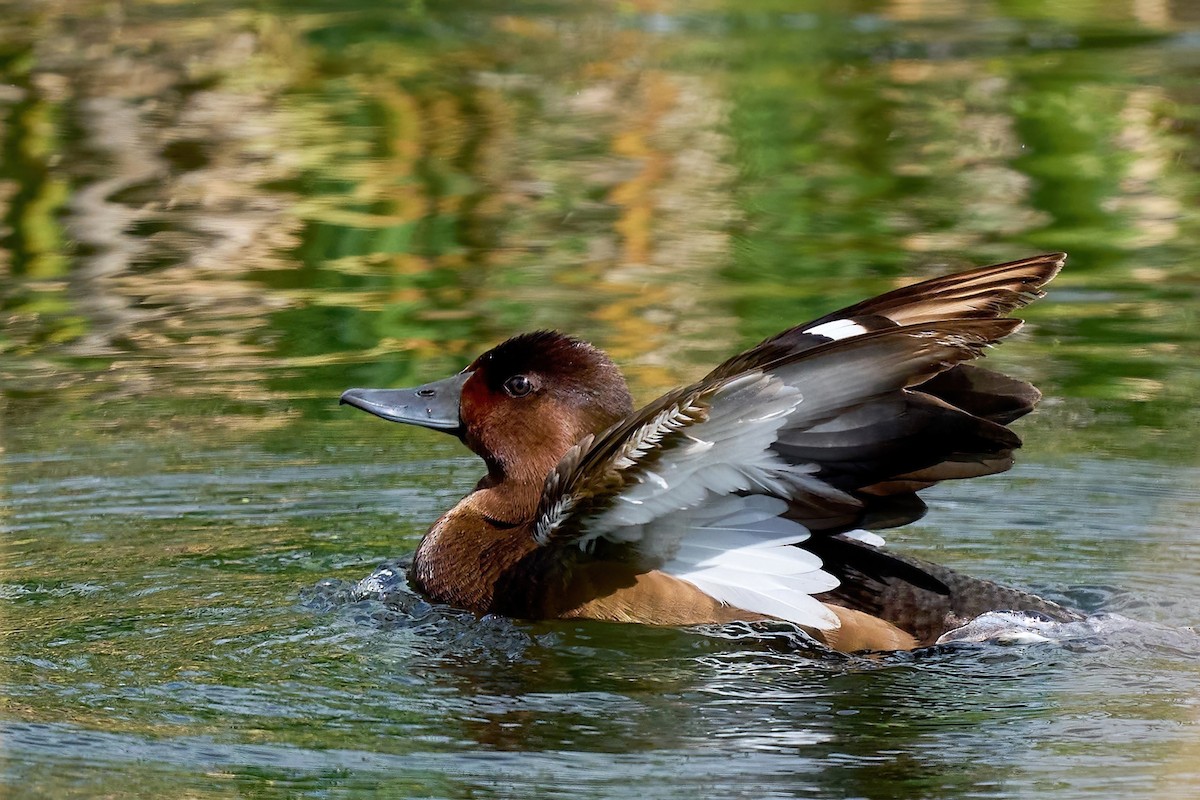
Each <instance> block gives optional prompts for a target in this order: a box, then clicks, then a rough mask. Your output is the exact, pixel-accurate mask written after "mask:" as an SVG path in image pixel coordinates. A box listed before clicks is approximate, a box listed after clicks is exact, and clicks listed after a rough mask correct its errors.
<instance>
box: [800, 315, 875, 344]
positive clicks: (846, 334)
mask: <svg viewBox="0 0 1200 800" xmlns="http://www.w3.org/2000/svg"><path fill="white" fill-rule="evenodd" d="M804 332H805V333H815V334H816V335H818V336H827V337H828V338H830V339H833V340H834V341H837V340H839V339H849V338H850V337H851V336H858V335H860V334H863V333H866V332H867V329H866V328H864V327H863V326H862V325H859V324H858V323H857V322H854V321H852V320H848V319H835V320H830V321H829V322H825V323H822V324H820V325H818V326H817V327H815V328H806V329H805V331H804Z"/></svg>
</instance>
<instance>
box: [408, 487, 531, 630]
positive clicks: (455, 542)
mask: <svg viewBox="0 0 1200 800" xmlns="http://www.w3.org/2000/svg"><path fill="white" fill-rule="evenodd" d="M541 491H542V486H541V481H538V482H536V483H535V482H533V481H529V480H524V481H521V480H515V479H513V478H512V477H511V476H508V477H502V476H497V474H496V473H495V472H489V474H488V475H487V476H486V477H485V478H483V480H481V481H480V482H479V484H478V485H477V486H476V487H475V491H473V492H471V494H469V495H467V496H466V497H464V498H463V499H462V500H460V501H459V502H458V504H457V505H456V506H455V507H454V508H452V509H450V510H449V511H447V512H446V513H445V514H443V515H442V517H441V518H440V519H439V520H438V521H437V522H435V523H434V525H433V527H432V528H430V529H429V532H428V533H426V534H425V537H424V538H423V539H422V540H421V543H420V544H419V545H418V546H417V552H416V554H415V555H414V556H413V567H412V572H411V575H412V578H413V581H414V583H416V584H417V588H418V589H420V590H421V591H422V592H424V593H425V594H426V595H428V596H429V597H430V598H431V599H433V600H435V601H438V602H442V603H447V604H449V605H453V606H457V607H459V608H465V609H468V610H471V611H475V612H476V613H481V614H483V613H488V612H490V611H492V610H493V605H494V594H495V587H496V584H497V582H498V581H499V580H500V577H501V576H502V575H503V574H504V573H505V572H506V571H507V570H508V569H510V568H511V567H512V566H513V565H515V564H516V563H517V562H519V561H521V560H522V559H523V558H525V557H526V556H528V555H529V554H530V553H531V552H532V551H533V550H535V549H536V548H537V545H536V543H535V542H534V540H533V533H532V522H533V518H534V515H535V514H536V513H537V505H538V501H539V499H540V498H541Z"/></svg>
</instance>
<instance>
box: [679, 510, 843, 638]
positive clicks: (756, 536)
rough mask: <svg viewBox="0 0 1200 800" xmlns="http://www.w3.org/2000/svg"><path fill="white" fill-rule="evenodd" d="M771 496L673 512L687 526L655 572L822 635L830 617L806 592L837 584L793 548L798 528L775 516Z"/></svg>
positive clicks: (802, 532) (804, 533)
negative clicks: (814, 629) (660, 572)
mask: <svg viewBox="0 0 1200 800" xmlns="http://www.w3.org/2000/svg"><path fill="white" fill-rule="evenodd" d="M786 509H787V504H786V503H785V502H784V501H782V500H779V499H777V498H773V497H765V496H763V495H749V496H746V497H737V496H733V497H723V498H718V499H717V500H716V502H713V503H711V504H709V505H705V506H702V507H699V508H694V509H689V510H688V511H686V512H683V513H681V514H678V515H676V524H681V525H686V526H687V527H688V531H687V535H686V536H685V537H684V538H683V539H681V540H680V541H679V544H678V546H677V548H676V550H675V554H674V557H673V558H671V559H670V560H669V561H667V562H666V563H665V564H663V566H662V567H660V569H661V570H662V571H663V572H666V573H668V574H669V575H673V576H674V577H676V578H679V579H681V580H684V581H687V582H688V583H690V584H692V585H693V586H695V587H696V588H698V589H700V590H701V591H702V592H704V593H705V594H707V595H708V596H710V597H712V598H714V599H716V600H719V601H721V602H722V603H725V604H727V605H730V606H735V607H737V608H740V609H743V610H745V611H752V612H755V613H758V614H765V615H768V616H772V617H778V618H780V619H785V620H789V621H791V622H795V623H797V624H799V625H804V626H807V627H810V628H819V629H822V630H829V629H832V628H836V627H837V626H838V620H837V617H835V616H834V615H833V613H832V612H830V611H829V610H828V609H827V608H826V607H825V606H824V605H822V604H821V603H820V602H819V601H817V600H815V599H814V598H813V597H812V595H813V594H817V593H819V592H825V591H829V590H830V589H832V588H834V587H835V586H837V584H838V581H837V578H835V577H833V576H832V575H830V574H829V573H827V572H825V571H824V570H822V569H821V560H820V559H819V558H817V557H816V556H815V555H813V554H812V553H810V552H808V551H806V550H802V549H801V548H799V547H795V546H793V545H794V544H795V543H797V542H802V541H804V540H805V539H807V538H808V536H809V533H808V530H807V529H806V528H805V527H804V526H803V525H800V524H799V523H796V522H793V521H791V520H788V519H784V518H783V517H780V516H778V515H779V514H781V513H783V512H784V511H785V510H786Z"/></svg>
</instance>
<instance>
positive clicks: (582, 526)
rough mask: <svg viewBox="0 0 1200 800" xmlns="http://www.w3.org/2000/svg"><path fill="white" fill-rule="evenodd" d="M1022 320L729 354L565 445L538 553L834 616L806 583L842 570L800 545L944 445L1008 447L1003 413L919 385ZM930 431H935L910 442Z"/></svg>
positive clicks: (782, 613)
mask: <svg viewBox="0 0 1200 800" xmlns="http://www.w3.org/2000/svg"><path fill="white" fill-rule="evenodd" d="M1020 324H1021V323H1020V321H1018V320H1011V319H991V318H968V319H957V320H943V321H937V322H932V323H922V324H915V325H899V326H897V325H893V326H891V327H885V328H880V329H877V330H872V331H867V332H864V333H861V334H857V335H854V336H851V337H849V338H843V339H835V340H832V341H829V340H826V341H824V342H822V343H819V344H816V345H815V346H812V347H805V348H801V349H790V350H787V351H785V352H779V351H775V350H769V351H768V350H763V351H761V352H760V357H754V358H750V359H743V360H742V361H740V362H738V359H731V360H730V361H729V362H726V364H725V365H722V367H719V368H718V369H717V370H715V371H714V372H713V373H712V374H710V375H709V376H708V377H706V378H705V379H703V380H701V381H700V382H698V383H696V384H693V385H691V386H688V387H684V388H682V389H679V390H677V391H675V392H672V393H670V394H667V395H665V396H663V397H661V398H659V399H658V400H656V401H655V402H653V403H651V404H650V405H648V406H646V407H645V408H643V409H642V410H641V411H639V412H637V413H636V414H634V415H632V416H631V417H629V418H627V419H626V420H623V421H622V422H620V423H617V424H616V425H614V426H613V427H611V428H609V429H608V430H606V431H604V432H603V433H601V434H599V435H598V436H595V437H588V438H586V439H584V440H583V441H581V442H580V443H579V444H578V445H576V446H575V447H574V448H573V449H572V450H571V451H570V452H568V453H567V455H566V456H564V458H563V459H562V460H561V461H560V463H559V464H558V466H557V467H556V468H555V470H554V471H553V472H552V473H551V474H550V475H549V476H548V477H547V480H546V484H545V487H544V490H543V494H542V498H541V501H540V504H539V507H538V512H537V515H536V523H535V531H534V538H535V540H536V542H537V544H538V545H539V546H540V549H543V550H544V549H555V550H559V551H561V552H570V553H573V554H579V555H578V556H577V557H583V558H586V559H599V560H614V561H620V562H623V563H625V564H635V565H636V568H637V569H638V570H640V571H650V570H659V571H662V572H665V573H667V574H669V575H672V576H674V577H676V578H680V579H682V580H685V581H687V582H689V583H692V584H693V585H695V586H697V587H698V588H700V589H701V590H702V591H703V592H704V593H705V594H707V595H709V596H711V597H713V598H715V599H717V600H720V601H721V602H724V603H727V604H729V605H732V606H736V607H738V608H742V609H744V610H747V611H752V612H758V613H762V614H767V615H770V616H775V617H780V618H783V619H788V620H792V621H794V622H796V623H798V624H801V625H806V626H810V627H813V628H818V629H831V628H836V627H837V624H838V623H837V620H836V618H835V617H834V616H833V614H832V613H831V612H830V611H829V610H828V609H826V608H825V607H824V606H823V605H822V604H821V603H819V602H818V601H817V600H815V599H813V598H812V595H813V594H818V593H821V592H826V591H829V590H831V589H833V588H834V587H836V586H837V583H838V581H837V578H835V577H834V576H833V575H832V574H830V573H829V572H828V571H826V570H824V569H822V564H821V561H820V559H819V558H818V557H817V556H816V555H815V554H813V553H812V552H810V551H808V550H806V549H805V548H804V547H803V544H802V543H803V542H805V541H806V540H807V539H808V538H809V536H810V535H811V532H812V531H813V530H842V529H844V527H842V526H846V525H851V526H852V525H853V524H854V522H855V521H856V520H859V519H860V518H861V517H862V515H863V513H864V510H865V508H866V507H867V506H868V505H869V502H870V495H868V494H864V493H863V492H862V491H861V490H862V489H863V488H865V487H870V486H872V485H874V484H878V483H881V482H882V481H884V480H885V479H888V478H891V477H893V476H907V475H908V474H910V473H912V474H917V472H918V471H919V470H920V469H925V468H928V467H930V466H931V465H936V464H940V463H942V462H943V461H946V460H947V459H948V458H951V457H957V458H962V459H963V460H966V459H967V457H968V456H970V457H971V458H973V459H975V460H976V461H986V460H988V459H993V460H994V459H1004V458H1005V457H1006V454H1007V452H1008V451H1009V450H1011V448H1013V447H1016V446H1018V445H1019V440H1017V438H1016V436H1015V435H1014V434H1012V433H1011V432H1010V431H1008V430H1007V429H1006V428H1004V427H1003V426H1002V425H999V424H996V423H994V422H990V421H988V420H984V419H980V418H977V417H974V416H973V415H971V414H969V413H967V412H965V411H962V410H960V409H958V408H955V407H953V406H951V405H950V404H949V403H945V402H943V401H940V400H938V399H937V398H935V397H932V396H930V395H926V394H924V393H922V392H919V391H916V390H915V387H918V386H920V385H921V384H923V383H925V382H927V381H929V380H930V379H931V378H933V377H934V376H936V375H938V374H939V373H943V372H945V371H947V370H950V369H952V368H954V367H955V366H956V365H958V364H959V363H961V362H963V361H967V360H970V359H973V358H976V357H977V356H979V355H980V354H981V353H982V350H983V348H984V347H986V346H987V345H990V344H994V343H996V342H998V341H999V340H1000V339H1002V338H1003V337H1005V336H1007V335H1008V334H1010V333H1012V332H1013V331H1014V330H1016V328H1018V327H1019V326H1020ZM752 352H753V351H752ZM739 358H740V357H739ZM735 362H737V367H736V368H734V367H731V366H729V365H731V364H734V363H735ZM926 438H927V439H929V440H930V441H932V442H933V444H928V445H925V446H923V447H921V448H919V452H916V453H912V454H906V453H905V451H906V450H907V449H911V444H912V443H913V442H915V441H918V440H921V439H926ZM914 480H915V479H914ZM797 544H800V546H799V547H796V546H793V545H797Z"/></svg>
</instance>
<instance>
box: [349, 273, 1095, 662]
mask: <svg viewBox="0 0 1200 800" xmlns="http://www.w3.org/2000/svg"><path fill="white" fill-rule="evenodd" d="M1065 260H1066V254H1064V253H1051V254H1046V255H1039V256H1035V257H1032V258H1026V259H1022V260H1018V261H1012V262H1008V263H1004V264H997V265H993V266H987V267H981V268H976V269H972V270H968V271H965V272H958V273H955V274H951V275H945V276H941V277H936V278H933V279H930V280H925V281H922V282H918V283H914V284H911V285H907V286H904V287H902V288H898V289H895V290H893V291H889V292H887V293H885V294H881V295H879V296H877V297H873V298H871V299H868V300H864V301H862V302H859V303H856V304H854V305H851V306H849V307H847V308H843V309H841V310H839V311H834V312H832V313H830V314H827V315H825V316H823V317H820V318H818V319H815V320H813V321H811V322H807V323H804V324H802V325H797V326H795V327H792V328H789V329H788V330H785V331H783V332H781V333H778V334H776V335H774V336H771V337H770V338H768V339H766V340H764V341H762V342H760V343H759V344H757V345H755V346H754V347H752V348H750V349H749V350H746V351H745V352H742V353H739V354H737V355H735V356H733V357H731V358H729V359H728V360H727V361H725V362H724V363H722V364H720V365H719V366H717V367H716V368H715V369H713V370H711V371H710V372H709V373H708V374H707V375H705V376H704V377H702V378H701V379H700V380H698V381H696V382H694V383H691V384H689V385H687V386H684V387H681V388H678V389H675V390H673V391H670V392H668V393H666V394H664V395H663V396H661V397H659V398H657V399H655V400H653V401H651V402H650V403H648V404H646V405H644V406H642V407H641V408H640V409H638V410H635V409H634V404H633V398H632V396H631V394H630V391H629V388H628V386H627V384H626V381H625V378H624V377H623V375H622V374H621V371H620V369H619V368H618V366H617V365H616V364H615V363H614V361H613V359H612V358H610V357H609V356H608V355H607V354H605V353H604V352H603V351H602V350H600V349H599V348H597V347H594V346H593V345H591V344H588V343H587V342H585V341H583V340H581V339H578V338H575V337H573V336H570V335H567V334H564V333H560V332H557V331H549V330H542V331H534V332H530V333H522V334H519V335H517V336H514V337H512V338H510V339H508V340H506V341H504V342H502V343H500V344H498V345H496V346H495V347H493V348H492V349H490V350H488V351H487V352H485V353H483V354H482V355H480V356H479V357H478V358H476V359H475V360H474V361H472V362H471V363H470V364H469V365H468V366H466V367H465V368H464V369H463V370H462V371H461V372H459V373H457V374H455V375H452V376H450V377H448V378H444V379H441V380H437V381H434V382H432V383H426V384H424V385H422V386H417V387H414V388H405V389H389V388H383V389H363V388H355V389H349V390H347V391H345V392H344V393H343V394H342V395H341V400H340V402H341V403H342V404H347V405H350V406H352V407H355V408H358V409H360V410H362V411H366V412H368V413H370V414H372V415H374V416H376V417H379V418H382V419H384V420H387V421H391V422H399V423H404V424H407V425H416V426H420V427H423V428H428V429H431V430H435V431H441V432H443V433H447V434H450V435H451V436H454V437H456V438H457V439H459V440H460V441H461V442H462V443H463V444H464V445H466V447H467V448H469V449H470V450H471V451H472V452H473V453H475V454H476V455H478V456H479V457H480V458H481V459H482V460H483V463H484V466H485V467H486V474H485V475H484V476H483V477H482V479H480V481H479V482H478V484H477V485H476V486H475V488H474V489H473V490H472V491H471V492H470V493H469V494H467V495H466V496H465V497H464V498H462V499H461V500H460V501H459V502H458V503H457V504H455V505H454V506H453V507H452V508H451V509H449V510H448V511H446V512H445V513H444V514H442V515H441V517H439V518H438V519H437V520H436V521H435V522H434V523H433V525H432V526H431V527H430V528H429V530H428V532H427V533H426V534H425V535H424V536H423V537H422V539H421V540H420V543H419V545H418V546H417V549H416V551H415V553H414V554H413V556H412V561H411V566H410V568H409V576H408V577H409V583H410V585H411V586H412V587H413V588H414V589H415V590H416V591H418V592H419V593H421V594H422V595H424V597H426V598H427V599H428V600H430V601H432V602H434V603H440V604H445V605H447V606H452V607H455V608H458V609H464V610H467V611H470V612H474V613H476V614H479V615H488V614H494V615H503V616H507V617H513V618H519V619H527V620H583V619H586V620H601V621H607V622H621V623H638V624H643V625H659V626H696V625H714V624H715V625H722V624H726V623H735V622H737V623H757V622H763V621H776V622H778V621H783V622H787V623H791V624H793V625H794V626H797V627H799V629H800V630H801V631H803V633H805V634H807V635H808V636H811V637H812V639H814V640H815V641H816V642H817V643H818V644H819V645H821V646H824V647H828V648H832V649H833V650H838V651H842V652H859V651H899V650H912V649H915V648H918V647H924V646H928V645H932V644H934V643H936V642H938V641H939V639H940V637H942V636H944V635H945V634H947V632H950V631H953V630H955V629H956V628H959V627H960V626H962V625H964V624H965V623H967V622H969V621H970V620H972V619H974V618H976V617H978V616H980V615H981V614H984V613H987V612H992V611H1014V612H1023V613H1027V614H1032V615H1036V616H1037V617H1039V618H1041V619H1046V620H1052V621H1064V622H1065V621H1071V620H1076V619H1079V618H1080V614H1079V613H1078V612H1076V611H1074V610H1072V609H1069V608H1067V607H1065V606H1062V605H1059V604H1058V603H1055V602H1053V601H1051V600H1048V599H1045V598H1042V597H1040V596H1037V595H1035V594H1032V593H1029V592H1025V591H1022V590H1019V589H1015V588H1010V587H1007V586H1003V585H1000V584H997V583H993V582H991V581H988V580H985V579H981V578H974V577H970V576H967V575H964V574H962V573H959V572H957V571H955V570H952V569H950V568H947V567H944V566H941V565H938V564H935V563H932V562H928V561H925V560H922V559H918V558H914V557H911V556H908V555H905V554H903V553H901V552H898V551H894V550H892V549H890V548H889V547H887V546H886V543H885V542H884V540H883V538H882V536H881V535H880V534H879V533H878V531H880V530H886V529H890V528H895V527H898V526H901V525H905V524H907V523H910V522H913V521H915V520H917V519H920V518H921V517H922V516H923V515H924V514H925V513H926V511H927V507H926V505H925V503H924V502H923V501H922V499H921V498H920V495H919V493H920V492H921V491H922V490H924V489H927V488H928V487H930V486H933V485H934V484H937V483H939V482H941V481H945V480H960V479H966V478H975V477H981V476H984V475H991V474H996V473H999V472H1003V471H1005V470H1007V469H1009V468H1010V467H1011V466H1012V464H1013V452H1014V451H1015V450H1016V449H1017V448H1019V447H1020V446H1021V439H1020V438H1019V437H1018V436H1017V434H1016V433H1014V432H1013V430H1012V429H1011V428H1010V424H1011V423H1012V422H1014V421H1015V420H1017V419H1019V418H1020V417H1022V416H1024V415H1025V414H1027V413H1029V412H1030V411H1031V410H1032V409H1033V408H1034V406H1035V405H1036V403H1037V402H1038V400H1039V399H1040V397H1041V393H1040V392H1039V391H1038V390H1037V389H1036V388H1035V387H1034V386H1032V385H1031V384H1029V383H1027V382H1025V381H1022V380H1018V379H1016V378H1012V377H1009V376H1006V375H1003V374H1001V373H999V372H996V371H993V370H989V369H985V368H983V367H980V366H978V365H977V364H973V363H970V362H972V361H975V360H976V359H978V358H979V357H980V356H982V355H983V354H984V351H985V350H986V349H988V348H989V347H991V346H993V345H996V344H998V343H999V342H1000V341H1001V340H1003V339H1004V338H1006V337H1008V336H1010V335H1011V334H1013V333H1014V332H1015V331H1016V330H1017V329H1018V328H1019V327H1021V325H1022V324H1023V323H1022V321H1021V320H1019V319H1015V318H1013V317H1011V316H1010V315H1011V314H1012V313H1013V312H1014V311H1016V310H1018V309H1020V308H1022V307H1024V306H1026V305H1027V304H1028V303H1030V302H1032V301H1033V300H1036V299H1038V298H1040V297H1043V296H1044V294H1045V291H1044V287H1045V286H1046V284H1048V283H1049V282H1050V281H1051V280H1052V279H1053V278H1054V277H1055V276H1056V275H1057V274H1058V272H1059V271H1060V270H1061V269H1062V267H1063V264H1064V262H1065Z"/></svg>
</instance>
